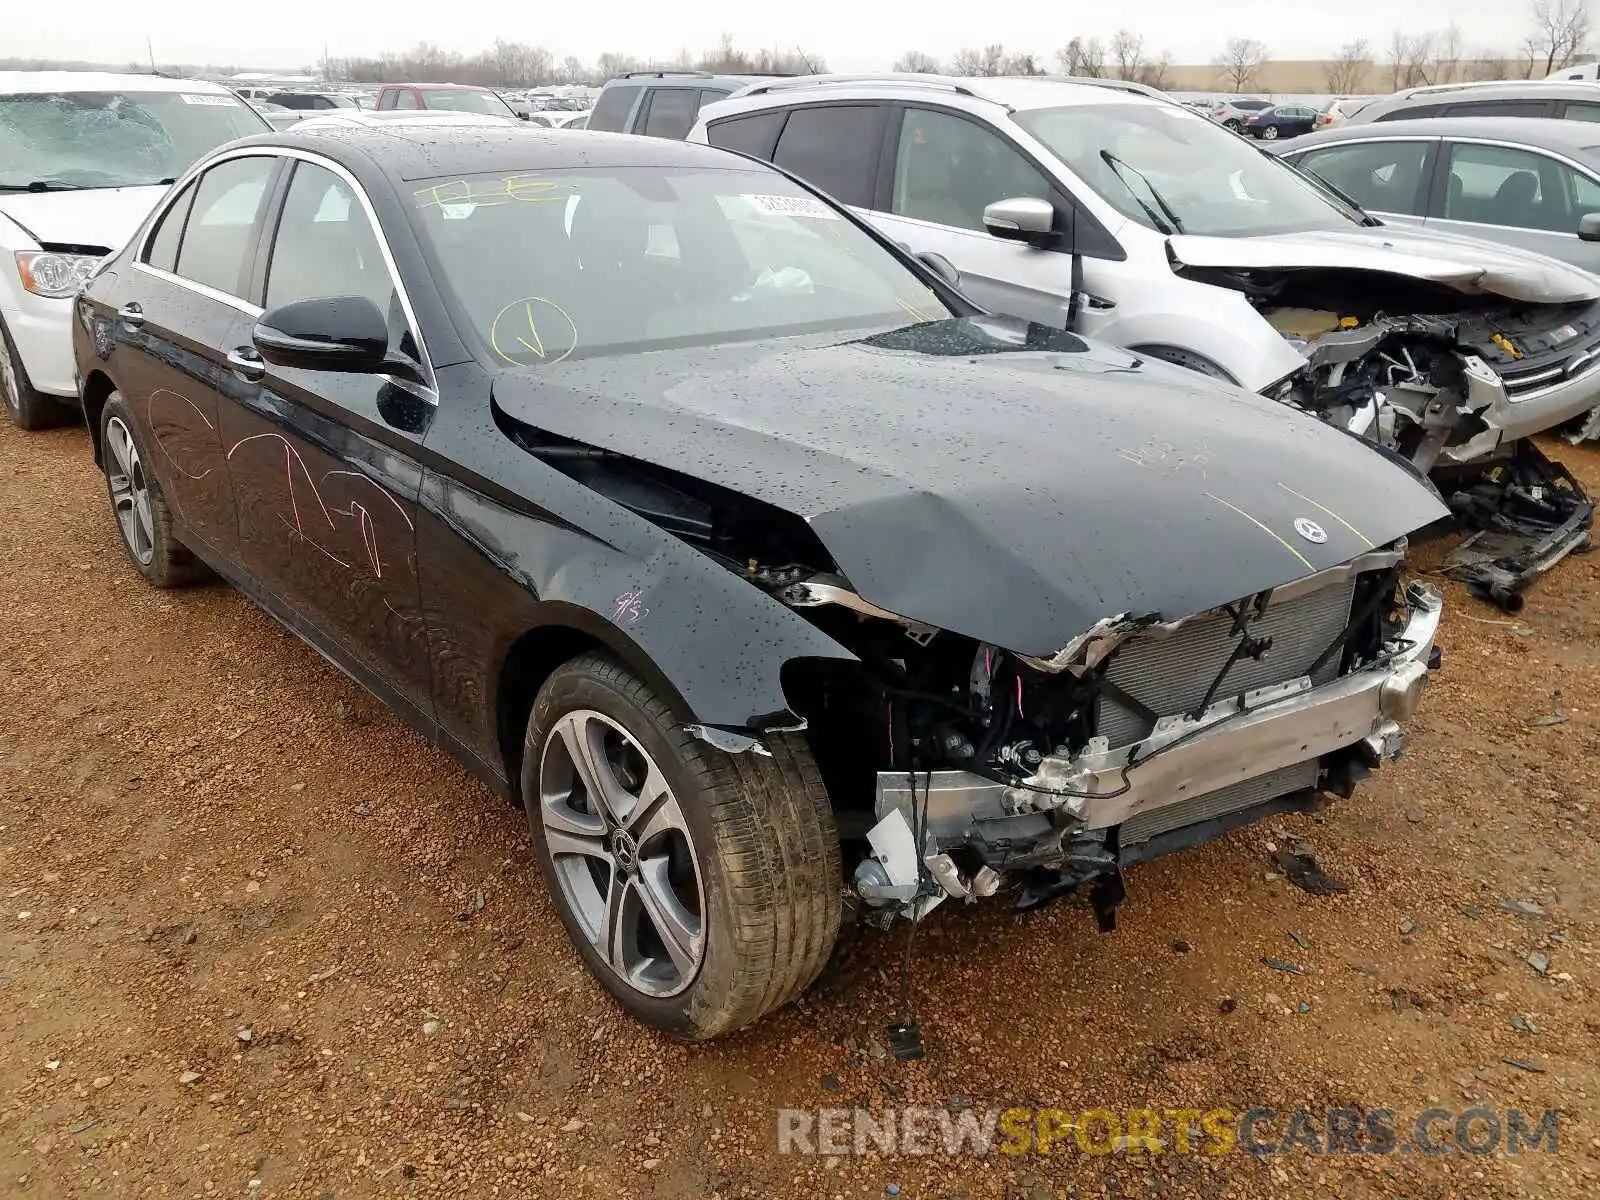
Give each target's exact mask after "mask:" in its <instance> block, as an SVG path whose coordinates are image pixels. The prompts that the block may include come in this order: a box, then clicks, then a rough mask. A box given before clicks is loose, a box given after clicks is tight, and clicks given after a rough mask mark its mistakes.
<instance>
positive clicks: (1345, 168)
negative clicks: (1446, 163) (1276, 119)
mask: <svg viewBox="0 0 1600 1200" xmlns="http://www.w3.org/2000/svg"><path fill="white" fill-rule="evenodd" d="M1428 145H1429V143H1427V142H1401V141H1394V142H1361V143H1359V144H1356V145H1344V146H1328V147H1325V148H1322V149H1318V150H1309V151H1307V152H1306V153H1305V154H1303V155H1300V156H1298V157H1296V158H1295V159H1294V161H1295V162H1296V163H1298V164H1299V165H1300V166H1302V167H1305V168H1306V169H1307V170H1309V171H1312V172H1314V173H1315V174H1317V175H1320V176H1321V177H1322V178H1323V179H1326V180H1327V181H1328V182H1329V183H1331V184H1332V185H1333V186H1334V187H1336V188H1338V189H1339V190H1340V191H1341V192H1343V193H1344V194H1345V195H1347V196H1349V197H1350V198H1351V199H1352V200H1354V201H1355V202H1356V203H1357V204H1359V205H1361V207H1362V208H1365V209H1370V210H1372V211H1373V212H1391V213H1410V214H1411V215H1413V216H1420V215H1421V211H1422V207H1421V205H1420V204H1418V202H1417V194H1418V190H1419V187H1420V185H1421V183H1422V167H1423V164H1424V163H1425V162H1426V161H1427V158H1428Z"/></svg>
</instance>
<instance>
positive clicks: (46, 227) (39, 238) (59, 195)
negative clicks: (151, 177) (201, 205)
mask: <svg viewBox="0 0 1600 1200" xmlns="http://www.w3.org/2000/svg"><path fill="white" fill-rule="evenodd" d="M166 194H167V189H166V187H164V186H160V185H158V186H155V187H129V188H87V189H84V190H83V191H77V192H0V214H4V215H5V216H6V217H9V218H10V219H11V220H12V221H13V222H15V223H16V224H18V225H20V226H21V227H22V228H23V230H24V232H26V233H27V234H28V236H29V237H31V238H33V240H34V241H36V242H40V243H42V244H46V245H68V246H104V247H105V248H106V249H107V250H120V249H122V247H123V246H124V245H126V244H127V241H128V239H129V238H131V237H132V236H133V234H134V231H135V230H136V229H138V228H139V222H141V221H143V220H144V219H145V217H146V216H147V215H148V214H149V212H150V210H151V209H152V208H154V207H155V206H156V201H157V200H159V199H161V197H162V196H164V195H166Z"/></svg>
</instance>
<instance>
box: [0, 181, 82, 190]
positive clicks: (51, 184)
mask: <svg viewBox="0 0 1600 1200" xmlns="http://www.w3.org/2000/svg"><path fill="white" fill-rule="evenodd" d="M83 190H84V188H83V185H82V184H81V183H68V182H67V181H66V180H64V179H30V180H29V181H28V182H27V183H0V191H6V192H81V191H83Z"/></svg>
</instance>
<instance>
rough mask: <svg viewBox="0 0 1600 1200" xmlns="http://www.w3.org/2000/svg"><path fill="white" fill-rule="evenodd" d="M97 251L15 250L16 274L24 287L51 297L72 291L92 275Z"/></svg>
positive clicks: (100, 260)
mask: <svg viewBox="0 0 1600 1200" xmlns="http://www.w3.org/2000/svg"><path fill="white" fill-rule="evenodd" d="M101 262H102V258H101V256H100V255H98V254H58V253H57V252H56V251H54V250H18V251H17V276H18V278H20V279H21V280H22V286H23V288H24V290H26V291H30V292H32V293H33V294H34V295H35V296H48V297H50V298H51V299H53V300H60V299H64V298H65V297H68V296H71V295H73V294H75V293H76V292H77V290H78V288H79V287H81V286H82V285H83V284H84V283H85V282H87V281H88V279H89V277H90V276H91V275H93V274H94V271H95V268H96V267H98V266H99V265H100V263H101Z"/></svg>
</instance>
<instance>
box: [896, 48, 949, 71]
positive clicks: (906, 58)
mask: <svg viewBox="0 0 1600 1200" xmlns="http://www.w3.org/2000/svg"><path fill="white" fill-rule="evenodd" d="M894 69H895V70H896V71H903V72H905V73H906V74H908V75H937V74H939V73H940V72H941V71H942V70H943V69H944V68H943V67H941V66H940V65H939V60H938V59H937V58H935V57H934V56H933V55H931V54H924V53H923V52H922V51H921V50H907V51H906V52H905V53H904V54H902V55H901V56H900V57H899V58H897V59H895V63H894Z"/></svg>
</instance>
